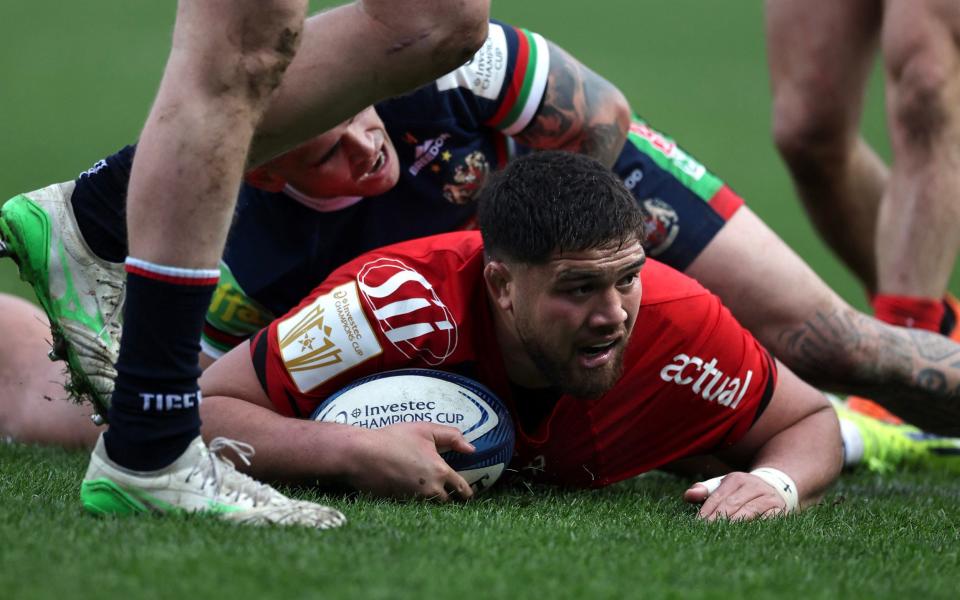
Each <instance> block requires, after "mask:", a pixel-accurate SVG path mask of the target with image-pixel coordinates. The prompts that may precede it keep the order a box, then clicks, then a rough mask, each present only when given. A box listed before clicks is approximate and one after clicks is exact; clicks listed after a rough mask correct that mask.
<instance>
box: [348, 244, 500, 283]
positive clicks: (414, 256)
mask: <svg viewBox="0 0 960 600" xmlns="http://www.w3.org/2000/svg"><path fill="white" fill-rule="evenodd" d="M482 263H483V240H482V239H481V237H480V232H478V231H454V232H450V233H442V234H439V235H432V236H428V237H423V238H416V239H412V240H407V241H405V242H399V243H396V244H390V245H389V246H384V247H382V248H378V249H376V250H373V251H371V252H367V253H365V254H362V255H360V256H359V257H357V258H356V259H354V260H352V261H350V262H349V263H347V264H346V265H344V266H343V267H341V268H340V269H338V272H340V273H341V274H342V273H347V274H357V275H360V274H364V273H366V274H370V273H371V272H373V271H376V270H383V267H385V266H386V265H390V264H392V265H396V266H397V267H399V268H401V269H402V270H404V271H408V272H416V273H419V274H421V275H422V276H425V277H426V278H427V279H429V280H430V283H431V284H432V285H436V284H438V283H440V282H444V281H447V280H448V279H453V277H451V276H450V275H452V274H455V273H459V272H461V271H464V270H469V266H471V265H473V266H481V267H482ZM350 276H352V275H350Z"/></svg>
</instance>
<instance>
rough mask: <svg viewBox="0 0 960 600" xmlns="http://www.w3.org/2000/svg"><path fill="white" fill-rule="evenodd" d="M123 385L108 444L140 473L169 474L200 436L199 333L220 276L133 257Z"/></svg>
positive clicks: (116, 394) (110, 450) (119, 375)
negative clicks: (163, 470)
mask: <svg viewBox="0 0 960 600" xmlns="http://www.w3.org/2000/svg"><path fill="white" fill-rule="evenodd" d="M126 270H127V297H126V303H125V305H124V327H123V337H122V338H121V341H120V358H119V360H118V361H117V383H116V388H115V390H114V393H113V398H112V400H111V403H110V410H109V413H108V419H109V422H110V428H109V429H108V430H107V432H106V433H105V434H104V443H105V444H106V449H107V453H108V454H109V455H110V458H111V459H112V460H114V461H115V462H117V463H119V464H120V465H122V466H124V467H127V468H129V469H133V470H137V471H152V470H156V469H160V468H163V467H165V466H167V465H169V464H170V463H172V462H173V461H174V460H176V459H177V457H178V456H180V455H181V454H182V453H183V451H184V450H185V449H186V448H187V446H188V445H189V444H190V442H191V441H192V440H193V439H194V438H195V437H197V436H198V435H199V434H200V401H201V394H200V388H199V385H198V383H197V379H198V377H199V376H200V367H199V365H198V362H197V358H198V355H199V352H200V331H201V329H202V327H203V321H204V316H205V315H206V312H207V308H208V307H209V305H210V299H211V297H212V296H213V292H214V290H215V289H216V284H217V280H218V278H219V275H220V272H219V271H218V270H217V269H185V268H181V267H171V266H164V265H157V264H154V263H150V262H147V261H144V260H140V259H137V258H133V257H127V260H126Z"/></svg>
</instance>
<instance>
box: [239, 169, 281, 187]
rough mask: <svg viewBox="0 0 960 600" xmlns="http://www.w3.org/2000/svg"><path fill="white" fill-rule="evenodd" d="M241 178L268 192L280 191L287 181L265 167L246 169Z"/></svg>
mask: <svg viewBox="0 0 960 600" xmlns="http://www.w3.org/2000/svg"><path fill="white" fill-rule="evenodd" d="M243 179H244V181H246V182H247V183H249V184H250V185H252V186H253V187H255V188H259V189H261V190H265V191H268V192H282V191H283V187H284V186H285V185H287V181H286V180H285V179H284V178H283V177H280V176H279V175H277V174H275V173H274V172H273V171H271V170H270V169H269V168H267V167H256V168H254V169H251V170H249V171H247V174H246V175H245V176H244V177H243Z"/></svg>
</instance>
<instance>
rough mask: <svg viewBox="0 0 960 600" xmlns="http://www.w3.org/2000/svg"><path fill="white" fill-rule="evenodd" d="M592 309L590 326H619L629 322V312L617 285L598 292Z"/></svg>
mask: <svg viewBox="0 0 960 600" xmlns="http://www.w3.org/2000/svg"><path fill="white" fill-rule="evenodd" d="M591 308H592V310H591V311H590V322H589V324H590V326H591V327H595V328H607V327H619V326H620V325H622V324H624V323H626V322H627V319H628V318H629V313H628V312H627V310H626V308H624V305H623V296H622V295H621V294H620V292H619V291H618V290H617V288H616V287H612V286H611V287H610V288H607V289H606V290H604V291H603V293H600V294H597V296H596V298H595V301H594V303H593V306H592V307H591Z"/></svg>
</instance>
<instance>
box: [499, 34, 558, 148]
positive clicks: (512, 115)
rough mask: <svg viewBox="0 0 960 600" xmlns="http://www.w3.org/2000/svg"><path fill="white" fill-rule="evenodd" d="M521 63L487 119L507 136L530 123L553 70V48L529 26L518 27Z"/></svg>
mask: <svg viewBox="0 0 960 600" xmlns="http://www.w3.org/2000/svg"><path fill="white" fill-rule="evenodd" d="M515 31H516V32H517V41H518V56H517V64H516V67H515V68H514V72H513V78H512V79H511V81H510V85H509V87H508V89H507V94H506V96H505V97H504V100H503V104H501V105H500V108H499V110H497V112H496V114H494V115H493V117H491V118H490V120H489V121H488V122H487V123H488V124H489V125H492V126H493V127H496V128H498V129H500V130H502V131H503V132H504V133H505V134H507V135H516V134H518V133H520V132H521V131H523V129H524V128H525V127H526V126H527V125H529V124H530V120H531V119H533V115H534V114H535V113H536V111H537V107H539V106H540V100H541V99H542V97H543V92H544V90H545V89H546V87H547V75H548V73H549V71H550V51H549V49H548V47H547V42H546V40H544V39H543V37H542V36H540V35H539V34H536V33H531V32H529V31H527V30H526V29H516V28H515Z"/></svg>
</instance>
